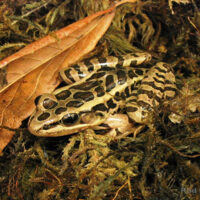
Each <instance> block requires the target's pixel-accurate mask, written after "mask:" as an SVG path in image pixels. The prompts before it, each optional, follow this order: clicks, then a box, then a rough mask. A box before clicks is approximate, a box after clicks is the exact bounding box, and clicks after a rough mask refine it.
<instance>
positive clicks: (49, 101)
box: [43, 98, 58, 109]
mask: <svg viewBox="0 0 200 200" xmlns="http://www.w3.org/2000/svg"><path fill="white" fill-rule="evenodd" d="M57 105H58V103H57V102H55V101H54V100H52V99H50V98H46V99H44V100H43V107H44V108H45V109H52V108H55V107H56V106H57Z"/></svg>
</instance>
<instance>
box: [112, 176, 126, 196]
mask: <svg viewBox="0 0 200 200" xmlns="http://www.w3.org/2000/svg"><path fill="white" fill-rule="evenodd" d="M128 182H129V180H127V181H126V182H125V183H124V184H123V185H122V186H121V187H120V188H119V189H118V190H117V192H116V194H115V196H114V198H113V199H112V200H115V199H116V198H117V196H118V194H119V192H120V191H121V190H122V189H123V188H124V187H125V186H126V185H127V184H128Z"/></svg>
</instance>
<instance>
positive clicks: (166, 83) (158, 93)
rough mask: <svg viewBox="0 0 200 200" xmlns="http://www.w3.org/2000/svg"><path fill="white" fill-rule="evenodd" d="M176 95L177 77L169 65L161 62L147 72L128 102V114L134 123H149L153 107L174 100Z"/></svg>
mask: <svg viewBox="0 0 200 200" xmlns="http://www.w3.org/2000/svg"><path fill="white" fill-rule="evenodd" d="M175 94H176V85H175V76H174V74H173V73H172V70H171V68H170V66H169V65H168V64H166V63H163V62H159V63H157V64H156V65H155V66H153V67H152V68H151V69H150V70H149V71H148V72H147V74H146V75H145V77H144V79H143V80H142V82H141V85H140V86H139V88H138V89H137V91H136V92H135V91H133V95H132V96H131V97H130V98H129V99H128V100H127V104H126V112H127V114H128V116H129V117H130V118H131V119H132V120H133V121H135V122H137V123H147V122H148V113H149V112H150V111H151V110H152V109H153V107H154V106H158V105H159V103H160V102H161V100H169V99H172V98H173V97H174V96H175Z"/></svg>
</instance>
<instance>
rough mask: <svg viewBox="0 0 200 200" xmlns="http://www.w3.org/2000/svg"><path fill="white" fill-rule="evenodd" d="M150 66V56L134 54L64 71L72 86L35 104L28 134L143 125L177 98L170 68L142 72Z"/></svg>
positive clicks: (159, 65)
mask: <svg viewBox="0 0 200 200" xmlns="http://www.w3.org/2000/svg"><path fill="white" fill-rule="evenodd" d="M150 60H151V55H150V54H148V53H135V54H132V55H125V56H121V57H113V56H110V57H107V58H95V59H91V60H89V59H88V60H85V61H83V62H80V63H78V64H75V65H73V66H71V67H69V68H67V69H63V70H62V71H61V72H60V75H61V77H62V79H63V80H64V81H65V82H66V83H67V84H68V85H67V86H64V87H62V88H59V89H56V90H55V91H54V92H53V93H52V94H43V95H42V96H40V97H38V98H37V99H36V111H35V113H34V114H33V115H32V116H31V117H30V120H29V130H30V132H31V133H33V134H34V135H37V136H46V137H56V136H63V135H69V134H72V133H76V132H79V131H82V130H85V129H88V128H92V129H96V128H97V129H98V128H99V127H109V126H111V124H113V123H114V122H112V121H113V120H115V121H116V123H115V125H114V126H113V127H114V128H120V126H121V125H122V123H123V121H120V117H121V116H124V115H125V116H126V117H125V119H126V120H128V121H129V122H133V121H134V122H137V123H144V122H145V120H146V118H147V117H148V113H149V111H151V110H152V108H153V107H154V106H157V105H159V102H160V101H161V100H168V99H171V98H173V97H174V96H175V93H176V86H175V76H174V74H173V73H172V71H171V68H170V66H169V65H168V64H166V63H163V62H159V63H157V64H156V65H155V66H153V67H151V68H150V69H149V68H141V67H139V66H138V65H140V64H141V63H146V62H148V61H150ZM112 119H113V120H112ZM116 119H119V120H118V121H119V123H117V120H116ZM118 126H119V127H118ZM127 128H128V126H127ZM124 131H126V130H124Z"/></svg>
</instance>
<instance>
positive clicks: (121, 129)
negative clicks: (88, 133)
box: [94, 114, 144, 140]
mask: <svg viewBox="0 0 200 200" xmlns="http://www.w3.org/2000/svg"><path fill="white" fill-rule="evenodd" d="M103 124H104V125H106V126H103V127H102V126H101V125H100V126H98V127H95V128H94V130H109V131H107V133H108V135H109V137H111V138H113V139H115V140H119V139H121V138H124V137H126V136H127V135H130V134H133V135H134V138H135V137H136V135H137V134H138V133H139V132H141V130H142V129H143V128H144V126H143V125H142V126H138V127H134V124H133V123H132V122H130V120H129V117H128V116H127V115H126V114H113V115H110V116H109V117H108V118H107V119H106V121H105V122H104V123H103Z"/></svg>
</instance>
